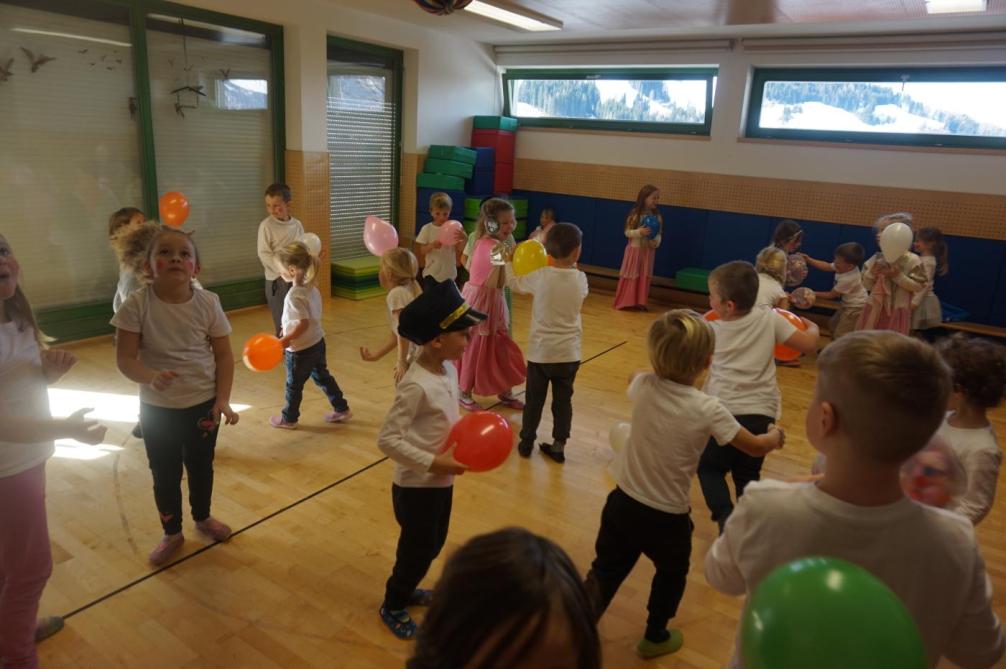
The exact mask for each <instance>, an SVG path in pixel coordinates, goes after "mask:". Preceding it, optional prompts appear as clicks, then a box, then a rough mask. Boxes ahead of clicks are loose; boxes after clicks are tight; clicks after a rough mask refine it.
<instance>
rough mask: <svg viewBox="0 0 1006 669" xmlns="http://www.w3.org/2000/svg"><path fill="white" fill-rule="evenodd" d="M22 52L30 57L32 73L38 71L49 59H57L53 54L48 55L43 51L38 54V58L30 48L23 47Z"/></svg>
mask: <svg viewBox="0 0 1006 669" xmlns="http://www.w3.org/2000/svg"><path fill="white" fill-rule="evenodd" d="M21 52H22V53H24V55H25V57H26V58H27V59H28V62H29V63H31V71H32V73H35V72H38V68H40V67H42V66H43V65H45V64H46V63H48V62H49V61H51V60H56V59H55V58H54V57H52V56H46V55H45V54H41V53H40V54H38V58H36V57H35V54H33V53H32V52H31V51H30V50H28V49H26V48H24V47H21Z"/></svg>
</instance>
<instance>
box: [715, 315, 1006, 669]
mask: <svg viewBox="0 0 1006 669" xmlns="http://www.w3.org/2000/svg"><path fill="white" fill-rule="evenodd" d="M817 365H818V378H817V383H816V385H815V389H814V398H813V400H812V402H811V405H810V408H809V409H808V411H807V418H806V426H807V438H808V439H809V440H810V443H811V444H812V445H813V446H814V448H816V449H817V450H818V451H820V452H821V453H822V454H824V455H825V456H826V457H827V459H828V467H827V468H826V469H825V472H824V477H823V479H822V480H821V481H820V482H818V483H816V484H814V483H803V484H796V483H781V482H777V481H765V482H763V483H757V484H754V485H752V486H749V488H748V490H747V493H746V494H745V495H744V499H743V501H742V502H740V504H739V505H738V507H737V510H736V511H735V512H734V514H733V515H732V516H730V520H729V521H728V522H727V524H726V529H725V531H724V532H723V534H722V536H720V538H719V539H717V540H716V542H715V543H714V544H713V546H712V548H711V549H710V550H709V553H708V554H707V555H706V562H705V574H706V580H707V581H708V582H709V584H710V585H712V586H713V587H714V588H716V589H717V590H719V591H720V592H723V593H726V594H729V595H741V594H745V593H750V592H752V591H753V590H754V589H755V588H756V587H757V586H758V584H759V583H760V582H761V580H762V579H763V578H764V577H765V576H766V575H767V574H768V573H769V572H771V571H772V570H773V569H775V568H776V567H779V566H781V565H784V564H787V563H789V562H790V561H792V560H795V559H797V558H800V557H804V556H807V555H821V556H825V557H836V558H841V559H843V560H848V561H849V562H852V563H853V564H857V565H859V566H860V567H863V568H864V569H866V570H868V571H869V572H870V573H872V574H873V575H874V576H876V577H877V578H879V579H880V580H881V581H883V582H884V583H885V584H886V585H887V586H888V587H889V588H891V590H893V591H894V593H895V594H896V595H898V597H899V598H900V599H901V601H902V602H903V603H904V604H905V607H906V608H907V609H908V611H909V612H910V613H911V615H912V618H913V620H914V621H915V624H916V626H917V627H918V629H919V634H920V636H921V637H922V641H923V643H924V644H925V647H926V651H927V654H928V658H929V661H928V665H929V666H930V667H935V666H936V664H937V662H939V660H940V658H941V657H946V658H947V659H949V660H951V661H952V662H954V663H956V664H957V665H959V666H961V667H965V668H972V667H973V668H975V669H977V668H979V667H991V666H993V665H995V663H996V662H997V661H998V660H999V659H1000V658H1001V657H1002V655H1003V650H1004V648H1006V641H1004V638H1003V633H1002V628H1001V627H1000V624H999V619H998V618H997V617H996V615H995V613H994V612H993V611H992V605H991V593H992V588H991V584H990V582H989V579H988V576H987V575H986V573H985V563H984V562H983V560H982V557H981V554H980V553H979V551H978V544H977V542H976V540H975V535H974V530H973V529H972V527H971V524H970V523H969V522H968V521H967V520H966V519H965V518H963V517H961V516H959V515H957V514H955V513H951V512H949V511H945V510H943V509H937V508H934V507H930V506H924V505H921V504H917V503H915V502H913V501H911V500H910V499H908V498H907V497H906V496H905V495H904V493H903V492H902V489H901V484H900V481H899V472H900V469H901V465H902V463H903V462H904V461H905V460H907V459H908V458H909V457H911V456H912V455H913V454H915V453H916V452H918V451H919V450H920V449H922V448H923V447H924V446H925V445H926V443H927V442H928V440H929V439H930V437H931V436H932V434H933V432H934V431H935V430H936V428H937V427H938V426H939V425H940V421H941V420H942V419H943V410H944V408H945V407H946V405H947V399H948V397H949V395H950V390H951V383H950V374H949V371H948V369H947V366H946V364H945V363H944V362H943V361H942V360H940V357H939V355H938V354H937V353H936V351H934V350H933V349H932V347H930V346H929V345H928V344H926V343H924V342H921V341H918V340H915V339H912V338H910V337H906V336H904V335H900V334H897V333H894V332H886V331H864V332H854V333H850V334H849V335H848V336H846V337H843V338H842V339H841V340H839V341H837V342H835V343H834V344H832V345H830V346H829V347H828V348H826V349H825V350H824V351H823V352H822V353H821V355H820V356H819V357H818V363H817ZM794 624H795V625H797V626H799V621H795V622H794ZM856 641H857V639H856V638H855V636H854V635H850V636H849V638H848V642H849V643H850V644H851V643H856ZM732 666H735V667H736V666H739V663H738V659H737V657H736V656H735V657H734V660H733V665H732Z"/></svg>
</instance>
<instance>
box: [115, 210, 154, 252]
mask: <svg viewBox="0 0 1006 669" xmlns="http://www.w3.org/2000/svg"><path fill="white" fill-rule="evenodd" d="M145 220H147V217H146V216H144V215H143V212H142V211H140V210H139V209H137V208H136V207H123V208H122V209H119V210H117V211H114V212H112V215H111V216H109V217H108V240H109V242H111V243H112V244H113V245H114V243H115V238H116V237H117V236H119V234H121V233H122V232H125V231H126V229H127V228H132V227H136V226H138V225H139V224H140V223H143V222H144V221H145Z"/></svg>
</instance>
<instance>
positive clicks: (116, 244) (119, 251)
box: [108, 207, 147, 313]
mask: <svg viewBox="0 0 1006 669" xmlns="http://www.w3.org/2000/svg"><path fill="white" fill-rule="evenodd" d="M146 220H147V217H146V216H145V215H144V214H143V212H142V211H140V210H139V209H137V208H136V207H123V208H122V209H119V210H118V211H115V212H112V215H111V216H109V217H108V245H109V246H111V247H112V250H113V251H115V256H116V258H117V259H118V261H119V284H118V286H116V288H115V297H114V298H112V313H115V312H117V311H118V310H119V307H120V306H122V303H123V302H125V301H126V298H127V297H128V296H129V294H130V293H131V292H133V291H134V290H136V289H137V288H139V287H140V282H141V279H142V276H143V274H142V271H136V270H137V263H136V255H137V254H136V253H135V252H133V253H130V251H131V250H132V249H131V248H130V247H131V246H133V245H132V244H129V243H127V242H126V241H125V238H126V237H129V236H131V235H130V233H132V232H134V231H135V230H137V229H139V228H140V227H141V226H142V225H143V223H144V222H145V221H146ZM144 251H146V249H145V248H144V249H142V250H141V251H140V253H139V256H140V258H141V260H140V268H139V269H141V270H142V262H143V261H142V258H145V257H146V254H145V253H144Z"/></svg>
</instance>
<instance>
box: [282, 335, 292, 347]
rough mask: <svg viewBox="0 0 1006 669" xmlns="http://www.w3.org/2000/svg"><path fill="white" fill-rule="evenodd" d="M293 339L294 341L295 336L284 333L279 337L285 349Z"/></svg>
mask: <svg viewBox="0 0 1006 669" xmlns="http://www.w3.org/2000/svg"><path fill="white" fill-rule="evenodd" d="M291 341H293V337H291V336H289V335H283V336H282V337H280V338H279V345H280V346H282V347H283V350H284V351H285V350H286V349H287V348H288V347H289V346H290V342H291Z"/></svg>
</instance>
